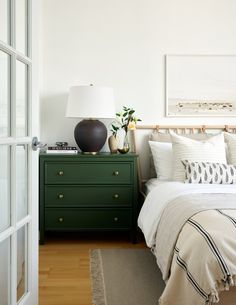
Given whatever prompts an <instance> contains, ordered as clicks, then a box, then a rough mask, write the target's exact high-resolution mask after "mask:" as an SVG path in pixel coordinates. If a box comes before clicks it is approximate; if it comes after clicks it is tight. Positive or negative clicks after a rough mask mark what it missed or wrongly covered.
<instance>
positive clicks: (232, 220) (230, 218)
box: [216, 210, 236, 227]
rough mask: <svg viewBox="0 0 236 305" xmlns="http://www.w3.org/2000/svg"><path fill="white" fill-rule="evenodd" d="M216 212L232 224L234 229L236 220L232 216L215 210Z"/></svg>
mask: <svg viewBox="0 0 236 305" xmlns="http://www.w3.org/2000/svg"><path fill="white" fill-rule="evenodd" d="M216 211H217V212H219V213H220V214H221V215H223V216H225V217H226V218H228V219H229V220H230V221H231V222H232V224H233V225H234V226H235V227H236V220H235V219H234V218H233V217H232V216H229V215H227V214H225V213H224V212H222V211H221V210H216Z"/></svg>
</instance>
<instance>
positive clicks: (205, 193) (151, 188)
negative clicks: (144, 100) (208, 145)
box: [136, 127, 236, 305]
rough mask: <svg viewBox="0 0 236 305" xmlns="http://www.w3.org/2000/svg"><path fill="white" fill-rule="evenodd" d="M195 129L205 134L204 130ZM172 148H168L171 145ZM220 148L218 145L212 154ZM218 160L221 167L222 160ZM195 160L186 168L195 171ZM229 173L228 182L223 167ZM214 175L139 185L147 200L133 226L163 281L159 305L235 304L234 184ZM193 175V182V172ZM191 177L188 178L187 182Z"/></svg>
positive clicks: (235, 189)
mask: <svg viewBox="0 0 236 305" xmlns="http://www.w3.org/2000/svg"><path fill="white" fill-rule="evenodd" d="M224 128H225V127H224ZM168 129H169V128H168ZM175 129H176V130H181V131H182V130H183V129H184V131H186V130H188V129H189V130H191V133H192V128H191V129H190V128H189V127H188V128H187V127H183V128H180V127H177V128H175ZM210 129H217V130H219V129H221V128H215V127H211V128H210ZM199 130H200V131H204V132H205V128H204V130H203V128H202V127H201V128H199ZM193 133H194V132H193ZM136 138H137V137H136ZM177 138H178V137H177ZM210 138H211V136H210ZM215 138H216V137H215ZM235 139H236V136H235ZM181 141H182V139H181ZM184 141H185V140H184ZM207 141H209V140H207ZM207 141H206V142H207ZM210 141H211V140H210ZM186 142H187V140H186ZM195 142H196V141H195ZM204 142H205V141H204ZM192 143H193V144H194V142H192ZM190 144H191V142H190ZM197 145H200V144H197ZM172 146H173V149H174V148H175V143H174V142H173V144H172ZM193 146H194V145H193ZM221 146H222V145H221ZM199 147H200V146H199ZM227 147H228V146H227ZM220 149H221V148H220V147H218V149H217V151H219V150H220ZM224 149H225V147H224ZM227 149H228V148H227ZM222 153H223V149H222ZM211 154H212V153H209V158H211V157H212V156H211ZM164 155H165V156H166V154H164ZM228 157H229V156H228ZM213 158H214V156H213ZM218 158H220V153H219V154H217V153H216V156H215V159H213V160H214V161H215V160H218ZM219 160H220V161H221V162H222V164H225V163H226V162H227V161H224V159H219ZM222 160H223V161H222ZM227 160H228V159H227ZM164 161H165V160H164ZM164 161H163V162H164ZM200 161H202V160H200ZM200 161H199V162H198V163H197V165H196V164H193V163H194V162H189V164H188V165H189V166H190V165H191V164H192V166H195V168H196V166H198V168H200V164H201V163H203V162H200ZM210 161H211V160H210ZM154 162H155V160H154ZM234 162H235V160H234ZM175 163H176V164H177V162H175ZM208 163H209V162H207V166H208V165H209V164H214V167H217V166H218V165H215V164H221V163H209V164H208ZM203 164H204V163H203ZM159 165H160V164H159ZM205 165H206V164H204V166H205ZM175 166H176V167H177V165H175ZM221 166H222V170H223V165H219V166H218V167H219V168H220V169H219V170H221ZM225 167H226V165H225ZM230 167H231V168H230ZM235 168H236V167H235ZM181 170H182V169H181ZM188 170H189V168H188ZM207 170H208V169H207ZM210 170H212V169H211V168H210ZM217 170H218V168H217ZM230 170H231V171H232V177H233V178H232V179H234V177H235V176H236V173H234V172H233V170H234V167H232V166H231V165H227V169H226V171H227V173H228V171H229V173H230ZM189 171H190V170H189ZM201 171H202V169H201ZM210 173H211V171H210ZM219 173H220V171H219V172H217V175H216V176H214V177H215V178H214V179H215V180H214V181H213V182H212V179H211V182H210V183H205V182H202V181H201V180H200V183H184V182H186V180H185V181H184V182H182V181H172V180H171V179H168V180H163V179H157V178H152V179H149V180H148V182H147V183H146V185H145V192H146V195H147V196H146V200H145V203H144V205H143V208H142V210H141V212H140V215H139V219H138V225H139V227H140V228H141V230H142V231H143V233H144V236H145V240H146V243H147V245H148V246H149V247H150V248H151V250H152V252H153V254H154V255H155V256H156V260H157V264H158V266H159V268H160V270H161V272H162V276H163V279H164V280H165V282H166V287H165V290H164V292H163V294H162V296H161V298H160V300H159V303H160V305H173V304H174V305H208V304H209V305H210V304H214V303H218V304H221V305H235V304H236V288H235V286H236V184H235V182H236V181H235V180H232V181H231V180H230V181H229V177H228V174H227V173H226V175H227V176H225V173H223V174H222V177H223V176H224V179H226V182H225V180H224V179H223V180H224V181H223V180H222V181H223V182H222V181H221V180H220V179H221V177H219V176H220V174H219ZM177 174H179V175H177V176H176V177H177V178H179V177H180V173H177ZM201 174H202V173H201ZM194 175H195V176H193V177H194V178H196V172H195V173H194ZM214 175H215V173H214ZM140 176H141V174H140ZM186 177H187V175H186V173H185V178H186ZM193 177H190V181H191V178H193ZM225 177H226V178H225ZM196 179H199V178H196ZM200 179H202V178H200ZM207 179H209V177H207ZM217 179H218V180H219V181H217ZM235 179H236V178H235ZM174 180H175V179H174ZM177 180H178V179H177ZM227 182H228V184H225V183H227Z"/></svg>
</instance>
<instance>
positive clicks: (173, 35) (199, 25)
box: [40, 0, 236, 145]
mask: <svg viewBox="0 0 236 305" xmlns="http://www.w3.org/2000/svg"><path fill="white" fill-rule="evenodd" d="M235 12H236V1H235V0H197V1H196V0H178V1H177V0H42V16H41V90H40V91H41V139H42V141H44V142H46V143H49V144H52V143H54V142H55V141H56V140H67V141H69V142H70V144H72V145H73V144H74V139H73V130H74V126H75V124H76V120H75V119H68V118H65V117H64V115H65V105H66V101H67V94H68V90H69V87H70V86H71V85H75V84H82V85H84V84H90V83H94V84H96V85H108V86H112V87H113V88H114V90H115V96H116V108H117V111H119V110H120V109H121V107H122V105H127V106H132V107H134V108H135V109H136V111H137V114H138V115H139V116H140V117H141V118H142V120H143V123H159V124H162V123H165V124H166V123H168V124H179V123H181V124H183V123H184V124H193V123H200V124H206V123H207V124H215V123H218V124H221V123H222V124H226V123H227V124H235V123H236V119H235V118H196V119H195V118H194V119H193V118H184V119H183V118H179V119H175V118H165V73H164V72H165V65H164V64H165V61H164V55H165V54H236V39H235V37H236V19H235Z"/></svg>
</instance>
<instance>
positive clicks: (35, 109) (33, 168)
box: [0, 0, 40, 305]
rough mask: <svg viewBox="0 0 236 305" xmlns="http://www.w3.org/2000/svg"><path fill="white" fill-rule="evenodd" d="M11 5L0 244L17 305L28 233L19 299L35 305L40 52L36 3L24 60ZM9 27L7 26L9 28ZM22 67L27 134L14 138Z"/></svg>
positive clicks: (31, 0)
mask: <svg viewBox="0 0 236 305" xmlns="http://www.w3.org/2000/svg"><path fill="white" fill-rule="evenodd" d="M8 1H9V3H10V8H11V9H10V15H9V16H10V20H11V27H10V34H11V35H10V36H11V39H10V44H11V45H10V44H7V43H4V42H2V41H0V50H1V51H4V52H5V53H7V54H9V55H10V65H11V66H10V84H11V88H10V92H11V113H10V118H11V134H10V135H9V136H8V137H3V138H0V145H8V146H9V147H11V155H10V164H11V173H10V174H11V182H10V193H11V194H10V197H11V203H10V209H11V224H10V226H9V227H8V228H7V229H6V230H4V231H3V232H1V233H0V242H1V241H3V240H6V239H7V238H10V245H11V247H10V248H11V272H10V303H9V304H10V305H16V304H17V232H18V230H19V229H20V228H23V226H25V227H27V228H28V231H27V243H26V244H27V249H26V251H25V254H26V257H27V259H28V264H27V267H26V275H25V276H26V281H27V291H26V293H25V295H24V296H23V297H22V298H21V299H20V301H19V302H18V304H20V305H37V304H38V152H37V151H33V150H32V148H31V143H32V137H33V136H39V97H38V96H39V90H38V66H39V65H38V50H39V43H38V41H39V14H40V11H39V9H40V5H39V0H26V1H27V2H28V13H29V14H28V18H27V23H28V31H27V35H28V55H27V56H25V55H23V54H22V53H20V52H19V51H17V50H16V49H15V35H16V31H15V18H14V15H15V3H16V1H17V0H8ZM8 26H9V25H8ZM17 60H19V61H21V62H23V63H25V64H26V65H27V67H28V74H27V77H28V87H27V88H28V90H27V95H28V119H27V129H28V134H27V135H26V136H24V137H21V138H19V137H16V123H15V114H16V99H15V97H16V61H17ZM19 144H22V145H23V144H24V145H25V146H26V147H27V149H26V151H27V153H28V177H27V181H28V194H27V198H28V214H27V216H25V217H23V218H22V219H21V220H20V221H17V215H16V183H15V181H16V145H19Z"/></svg>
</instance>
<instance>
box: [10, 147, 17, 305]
mask: <svg viewBox="0 0 236 305" xmlns="http://www.w3.org/2000/svg"><path fill="white" fill-rule="evenodd" d="M16 222H17V215H16V145H12V146H11V226H12V227H13V228H14V233H13V234H12V236H11V305H16V302H17V295H16V292H17V231H16Z"/></svg>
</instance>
